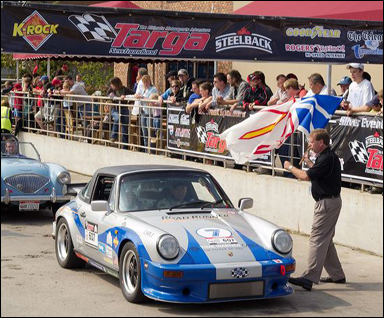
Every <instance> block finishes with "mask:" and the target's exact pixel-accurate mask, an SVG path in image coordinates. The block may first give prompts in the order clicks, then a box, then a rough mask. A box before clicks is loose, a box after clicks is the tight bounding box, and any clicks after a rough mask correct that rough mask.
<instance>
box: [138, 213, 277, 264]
mask: <svg viewBox="0 0 384 318" xmlns="http://www.w3.org/2000/svg"><path fill="white" fill-rule="evenodd" d="M135 216H136V217H138V218H139V219H141V220H142V221H144V222H147V223H149V224H150V225H152V226H155V227H157V228H159V229H161V230H162V231H165V232H166V233H169V234H171V235H173V236H174V237H175V238H176V239H177V240H178V241H179V244H180V247H181V248H182V249H183V250H184V251H186V252H187V253H188V255H189V256H190V257H191V258H192V259H193V261H194V262H195V263H197V264H204V263H208V264H209V263H210V264H219V263H240V262H254V261H263V260H270V258H269V255H268V252H267V250H266V249H265V247H264V246H263V244H262V242H261V240H260V238H259V237H258V235H257V234H256V233H255V231H254V230H253V229H252V227H251V226H250V225H249V224H248V222H247V221H246V220H245V219H244V217H243V216H242V215H240V214H239V213H238V212H237V211H236V210H227V209H226V210H219V209H215V210H214V211H211V210H204V211H201V210H200V211H198V210H196V211H192V210H188V211H182V212H177V211H152V212H143V213H138V214H135Z"/></svg>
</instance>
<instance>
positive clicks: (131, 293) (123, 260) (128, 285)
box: [119, 242, 146, 303]
mask: <svg viewBox="0 0 384 318" xmlns="http://www.w3.org/2000/svg"><path fill="white" fill-rule="evenodd" d="M119 267H120V288H121V291H122V292H123V295H124V297H125V299H126V300H128V301H129V302H131V303H141V302H143V301H145V300H146V297H145V296H144V294H143V292H142V291H141V261H140V257H139V253H138V252H137V249H136V247H135V245H134V244H133V243H131V242H128V243H127V244H125V245H124V247H123V250H122V252H121V255H120V260H119Z"/></svg>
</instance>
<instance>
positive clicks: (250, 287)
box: [209, 281, 264, 300]
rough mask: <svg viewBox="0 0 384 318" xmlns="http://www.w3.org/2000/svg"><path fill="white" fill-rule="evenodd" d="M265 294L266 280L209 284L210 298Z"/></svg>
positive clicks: (248, 296)
mask: <svg viewBox="0 0 384 318" xmlns="http://www.w3.org/2000/svg"><path fill="white" fill-rule="evenodd" d="M263 295H264V282H263V281H258V282H246V283H229V284H211V285H209V299H210V300H215V299H229V298H230V299H235V298H243V299H244V298H251V297H259V296H263Z"/></svg>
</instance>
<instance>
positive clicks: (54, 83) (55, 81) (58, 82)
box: [52, 78, 61, 86]
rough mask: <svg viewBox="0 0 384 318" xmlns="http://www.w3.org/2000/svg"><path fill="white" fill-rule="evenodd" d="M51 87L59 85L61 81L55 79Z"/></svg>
mask: <svg viewBox="0 0 384 318" xmlns="http://www.w3.org/2000/svg"><path fill="white" fill-rule="evenodd" d="M52 85H55V86H56V85H61V81H60V80H58V79H57V78H55V79H54V80H53V81H52Z"/></svg>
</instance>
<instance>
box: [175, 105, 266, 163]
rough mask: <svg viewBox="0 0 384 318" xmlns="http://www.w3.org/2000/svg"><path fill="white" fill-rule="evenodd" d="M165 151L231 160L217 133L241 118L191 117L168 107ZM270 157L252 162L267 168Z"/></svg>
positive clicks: (224, 144)
mask: <svg viewBox="0 0 384 318" xmlns="http://www.w3.org/2000/svg"><path fill="white" fill-rule="evenodd" d="M167 116H168V121H167V122H168V128H167V131H168V133H167V134H168V138H167V140H168V149H170V150H176V151H182V152H186V153H194V154H206V155H209V156H210V157H213V158H215V157H216V158H221V159H223V158H224V159H231V154H230V152H229V151H228V149H227V143H226V141H225V140H223V139H220V134H221V133H223V132H224V131H225V130H226V129H228V128H229V127H232V126H234V125H236V124H238V123H240V122H242V121H243V120H245V118H243V117H230V116H221V115H208V114H207V115H198V116H196V117H192V115H189V114H186V113H185V111H184V110H181V109H177V108H176V109H175V108H168V112H167ZM271 160H272V159H271V155H270V154H267V155H265V157H263V158H261V159H259V160H257V161H252V162H251V163H262V164H267V165H271V164H272V161H271Z"/></svg>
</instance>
